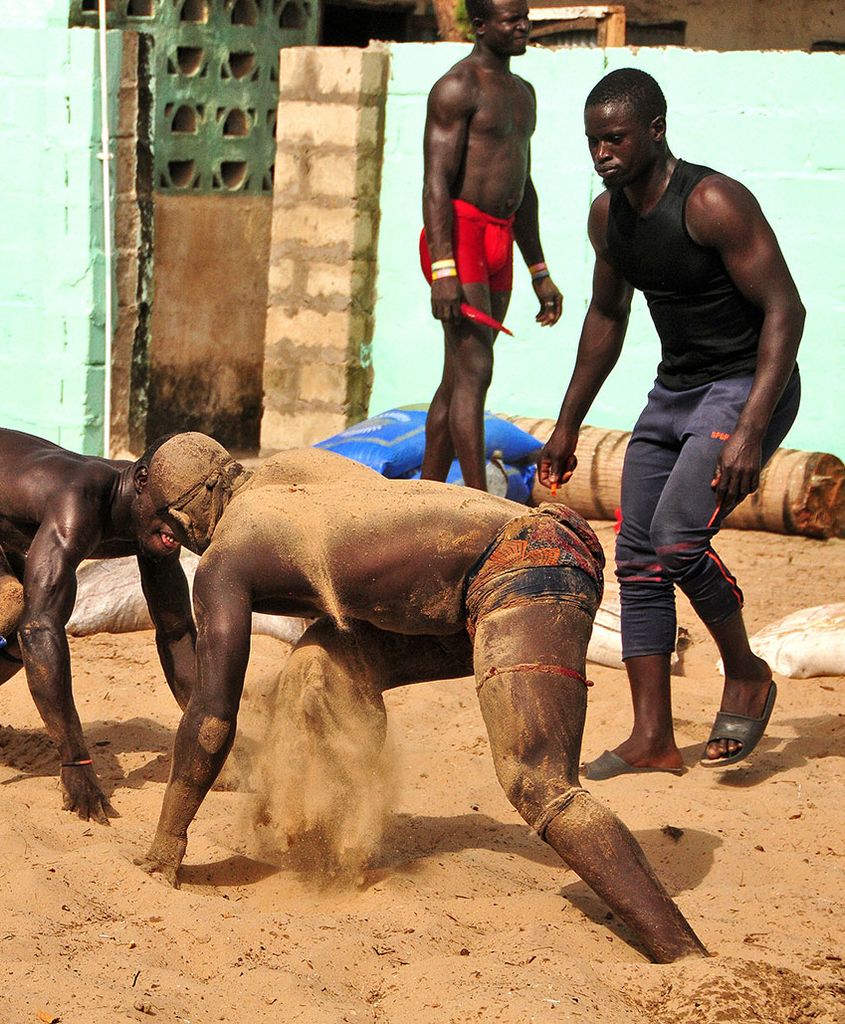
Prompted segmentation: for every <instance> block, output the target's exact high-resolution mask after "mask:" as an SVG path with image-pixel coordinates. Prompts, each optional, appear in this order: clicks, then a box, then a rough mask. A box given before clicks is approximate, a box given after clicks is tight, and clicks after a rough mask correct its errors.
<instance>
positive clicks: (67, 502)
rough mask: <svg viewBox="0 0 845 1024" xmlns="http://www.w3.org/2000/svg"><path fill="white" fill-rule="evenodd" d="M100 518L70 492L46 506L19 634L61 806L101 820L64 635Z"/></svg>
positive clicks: (101, 800) (90, 503) (91, 501)
mask: <svg viewBox="0 0 845 1024" xmlns="http://www.w3.org/2000/svg"><path fill="white" fill-rule="evenodd" d="M101 521H102V510H101V509H100V508H99V507H98V501H97V500H96V499H95V498H94V497H92V496H90V495H87V494H86V493H84V492H80V491H78V490H76V489H73V490H69V491H67V492H65V494H64V496H63V498H62V500H61V502H60V503H57V505H56V506H55V507H53V508H51V509H49V510H48V512H47V514H46V515H45V517H44V519H43V520H42V523H41V526H40V527H39V529H38V532H37V533H36V535H35V538H34V539H33V542H32V545H31V547H30V549H29V553H28V555H27V559H26V570H25V573H24V612H23V616H22V618H21V622H20V626H19V628H18V636H19V639H20V646H21V652H22V655H23V660H24V666H25V669H26V678H27V682H28V684H29V689H30V692H31V693H32V698H33V700H34V701H35V705H36V707H37V708H38V712H39V714H40V715H41V718H42V719H43V721H44V725H45V726H46V728H47V732H48V733H49V734H50V737H51V738H52V740H53V741H54V743H55V744H56V746H57V747H58V750H59V758H60V761H61V764H62V769H61V780H62V790H63V794H64V807H65V809H66V810H69V811H76V813H77V814H78V815H79V817H80V818H82V819H83V820H86V821H87V820H88V819H89V818H93V819H94V820H95V821H98V822H99V823H100V824H103V825H106V824H108V816H109V815H111V816H114V815H115V814H116V812H115V811H114V809H113V808H112V807H111V805H110V804H109V802H108V800H107V799H106V797H105V795H104V794H103V792H102V790H101V789H100V785H99V782H98V779H97V775H96V773H95V772H94V769H93V767H92V766H91V763H90V760H91V758H90V755H89V753H88V748H87V747H86V745H85V739H84V737H83V735H82V725H81V723H80V721H79V715H78V713H77V710H76V705H75V704H74V701H73V691H72V687H71V672H70V651H69V649H68V642H67V635H66V633H65V625H66V623H67V621H68V619H69V618H70V615H71V612H72V611H73V605H74V602H75V600H76V569H77V567H78V565H79V563H80V562H81V561H82V559H83V558H85V557H86V556H87V555H88V554H90V552H91V551H92V550H93V549H94V548H95V547H96V545H97V541H98V540H99V529H100V526H99V524H100V522H101Z"/></svg>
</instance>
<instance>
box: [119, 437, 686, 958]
mask: <svg viewBox="0 0 845 1024" xmlns="http://www.w3.org/2000/svg"><path fill="white" fill-rule="evenodd" d="M237 465H238V464H237V463H233V461H232V459H231V457H230V456H229V455H228V453H227V452H226V451H225V449H222V448H221V447H220V446H219V445H217V444H216V443H215V442H213V441H211V440H210V439H209V438H205V437H204V436H203V435H201V434H183V435H177V436H176V437H174V438H172V439H171V440H169V441H168V442H167V443H166V444H164V445H163V446H162V447H161V448H159V450H158V451H157V452H156V454H155V456H154V457H153V459H152V461H151V463H150V479H149V487H150V493H151V497H152V499H153V501H152V504H153V507H154V508H155V510H156V512H155V514H156V515H158V516H161V517H162V518H163V519H164V520H165V521H168V522H170V523H171V526H172V529H173V532H174V534H175V535H176V536H177V538H178V539H179V540H181V541H182V543H183V544H185V545H186V546H187V547H188V548H190V549H191V550H193V551H195V552H197V553H201V554H202V555H203V557H202V560H201V562H200V566H199V569H198V571H197V574H196V578H195V581H194V611H195V616H196V619H197V683H196V686H195V688H194V690H193V692H192V694H191V699H190V701H189V703H188V707H187V709H186V711H185V713H184V715H183V717H182V721H181V723H180V725H179V729H178V731H177V735H176V742H175V748H174V754H173V767H172V770H171V775H170V780H169V782H168V785H167V790H166V792H165V796H164V804H163V807H162V812H161V817H160V820H159V824H158V829H157V832H156V835H155V838H154V840H153V843H152V846H151V848H150V850H149V852H148V854H147V856H146V857H145V858H142V859H139V860H138V863H139V864H140V865H141V866H142V867H143V868H144V869H145V870H147V871H149V872H156V871H157V872H161V873H162V874H163V875H164V876H165V877H166V878H167V879H168V880H169V881H170V882H171V883H172V884H174V885H176V884H177V874H178V871H179V866H180V864H181V863H182V859H183V857H184V855H185V849H186V845H187V832H188V827H189V825H190V824H191V822H192V820H193V818H194V816H195V814H196V812H197V809H198V808H199V806H200V804H201V803H202V801H203V799H204V797H205V795H206V793H207V792H208V790H209V788H210V787H211V785H212V783H213V782H214V780H215V778H216V776H217V774H218V772H219V771H220V769H221V767H222V766H223V763H224V761H225V760H226V757H227V755H228V753H229V750H230V748H231V746H232V742H233V740H234V736H235V727H236V722H237V715H238V707H239V703H240V699H241V692H242V689H243V685H244V674H245V670H246V667H247V660H248V657H249V647H250V616H251V613H252V612H253V610H258V611H262V612H271V613H277V614H283V615H299V616H307V617H318V618H317V621H316V622H315V623H314V624H312V625H311V626H310V627H309V628H308V629H307V630H306V632H305V633H304V635H303V636H302V638H301V640H300V641H299V642H298V644H297V645H296V647H295V649H294V650H293V652H292V654H291V657H290V659H289V661H288V663H287V666H286V668H285V671H284V673H283V678H282V681H281V683H282V685H283V686H285V687H287V686H293V687H294V688H295V689H296V688H298V689H299V690H300V691H301V693H302V694H303V695H304V696H306V697H307V696H308V694H310V695H311V697H312V698H313V700H312V702H311V703H312V707H313V709H319V707H321V706H322V707H324V708H325V709H326V713H327V714H332V713H334V715H335V718H337V717H338V712H337V709H339V708H344V709H351V711H350V713H349V714H348V722H349V728H350V729H352V728H354V729H355V731H356V735H355V738H354V742H355V743H357V744H363V745H364V746H366V745H367V743H368V742H372V743H381V742H382V740H383V739H384V732H385V709H384V703H383V698H382V693H383V691H384V690H386V689H388V688H391V687H395V686H399V685H403V684H406V683H413V682H417V681H422V680H429V679H444V678H455V677H461V676H465V675H471V674H473V673H474V675H475V679H476V685H477V689H478V697H479V701H480V703H481V710H482V713H483V716H484V721H485V723H486V726H487V730H488V734H489V737H490V746H491V749H492V753H493V759H494V762H495V767H496V772H497V774H498V777H499V780H500V782H501V784H502V786H503V787H504V789H505V791H506V793H507V795H508V797H509V799H510V800H511V802H512V803H513V805H514V806H515V807H516V808H517V810H518V811H519V813H520V814H521V815H522V816H523V818H524V819H525V820H526V821H527V822H528V824H529V825H531V826H532V828H534V829H536V831H537V832H538V833H539V835H540V836H541V837H542V838H543V839H544V840H545V841H546V842H547V843H548V844H549V845H550V846H552V847H553V848H554V849H555V850H556V851H557V852H558V854H559V855H560V856H561V857H562V858H563V860H564V861H565V862H566V864H568V865H569V866H570V867H571V868H572V869H573V870H574V871H576V872H577V873H578V874H579V875H580V876H581V878H582V879H583V880H584V881H585V882H587V884H588V885H590V886H591V887H592V888H593V889H594V890H595V891H596V892H597V893H598V894H599V895H600V896H601V897H602V898H603V899H604V900H605V901H606V902H607V903H608V905H609V906H610V908H611V909H612V910H613V911H614V912H615V913H616V914H617V915H618V916H619V917H620V918H621V919H622V920H624V921H625V922H626V923H627V924H628V925H629V926H630V927H631V928H632V929H633V930H634V932H635V933H636V934H637V935H638V936H639V938H640V940H641V941H642V943H643V945H644V946H645V948H646V950H647V952H648V953H649V955H650V956H651V957H652V958H653V959H654V960H657V961H663V962H665V961H672V960H676V959H679V958H681V957H684V956H690V955H704V954H705V951H704V948H703V946H702V944H701V943H700V942H699V940H698V939H697V937H696V936H695V934H694V933H693V931H692V929H691V928H690V926H689V924H688V923H687V922H686V920H685V919H684V917H683V916H682V914H681V912H680V911H679V909H678V908H677V906H676V905H675V904H674V903H673V901H672V900H671V899H670V897H669V896H668V894H667V893H666V892H665V890H664V889H663V887H662V886H661V884H660V882H659V881H658V880H657V878H656V877H655V875H654V873H653V871H652V870H651V867H650V866H649V864H648V863H647V861H646V859H645V856H644V854H643V852H642V850H641V849H640V847H639V845H638V844H637V842H636V840H635V839H634V838H633V836H632V835H631V834H630V833H629V832H628V830H627V829H626V828H625V826H624V825H622V823H621V822H620V821H619V820H618V819H617V818H616V817H615V816H614V815H613V814H612V813H611V812H610V811H608V810H607V809H606V808H604V807H603V806H601V804H599V803H598V802H596V801H595V800H594V799H593V798H592V797H591V796H590V795H589V794H588V793H587V792H586V791H585V790H583V789H581V788H580V786H579V784H578V761H579V751H580V745H581V734H582V729H583V725H584V716H585V711H586V705H587V688H586V682H585V678H584V670H585V653H586V649H587V641H588V639H589V636H590V631H591V627H592V621H593V616H594V614H595V611H596V608H597V606H598V604H599V601H600V599H601V594H602V586H603V580H602V565H603V562H604V558H603V555H602V551H601V548H600V546H599V544H598V541H597V540H596V537H595V535H594V534H593V532H592V531H591V530H590V528H589V526H588V525H587V524H586V523H585V522H584V520H582V519H581V518H580V517H579V516H577V515H576V514H575V513H573V512H571V511H570V510H568V509H566V508H563V507H562V506H559V505H555V506H551V505H547V506H543V507H541V508H540V509H538V510H534V511H531V512H529V513H528V514H524V512H525V510H523V509H521V508H519V507H518V506H516V505H514V504H513V503H511V502H509V501H506V500H504V499H501V498H497V497H494V496H491V495H489V494H485V493H482V492H480V491H474V490H469V489H466V490H464V489H459V488H456V487H451V486H448V485H445V484H442V483H436V482H432V481H399V480H386V479H384V478H383V477H381V476H379V475H378V474H377V473H375V472H373V471H372V470H369V469H367V468H365V467H363V466H359V465H357V464H355V463H354V462H351V461H349V460H348V459H345V458H343V457H342V456H338V455H333V454H330V453H327V452H322V451H318V450H316V449H297V450H293V451H290V452H282V453H281V454H279V455H276V456H274V457H273V458H271V459H269V460H267V461H266V462H265V463H264V464H263V465H262V466H261V468H260V469H258V470H257V471H256V472H255V474H254V475H253V476H252V477H251V478H250V479H248V480H246V481H245V479H244V477H243V476H242V475H237V474H236V473H234V472H233V471H232V469H231V467H232V466H237ZM226 480H232V481H234V485H233V486H229V485H227V484H225V483H224V482H223V481H226ZM312 721H313V717H312ZM362 722H366V723H368V726H367V727H364V728H362ZM337 726H338V723H337V722H335V723H334V727H335V728H337ZM342 726H343V721H341V722H340V727H342ZM367 736H369V740H368V739H367V738H366V737H367Z"/></svg>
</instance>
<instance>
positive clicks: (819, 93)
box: [370, 44, 845, 457]
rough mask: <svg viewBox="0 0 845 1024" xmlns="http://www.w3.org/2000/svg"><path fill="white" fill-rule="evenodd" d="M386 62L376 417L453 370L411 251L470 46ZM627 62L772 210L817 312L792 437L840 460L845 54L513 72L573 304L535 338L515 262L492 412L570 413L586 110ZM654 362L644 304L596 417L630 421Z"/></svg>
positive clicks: (565, 62) (523, 279)
mask: <svg viewBox="0 0 845 1024" xmlns="http://www.w3.org/2000/svg"><path fill="white" fill-rule="evenodd" d="M391 53H392V64H391V78H390V93H389V97H388V105H387V115H386V143H385V163H384V171H383V182H382V191H381V196H382V199H381V210H382V221H381V232H380V242H379V277H378V303H377V306H376V332H375V335H374V339H373V366H374V371H375V378H374V384H373V393H372V399H371V402H370V411H371V412H372V413H376V412H379V411H381V410H384V409H387V408H390V407H391V406H395V405H404V404H413V403H418V402H426V401H429V400H430V398H431V396H432V394H433V393H434V389H435V387H436V385H437V382H438V380H439V377H440V371H441V367H442V332H441V330H440V327H439V324H438V323H437V322H436V321H434V320H433V319H432V317H431V311H430V305H429V290H428V287H427V285H426V284H425V281H424V279H423V277H422V275H421V274H420V271H419V265H418V260H417V255H416V249H417V239H418V236H419V229H420V219H421V206H420V194H421V188H422V132H423V125H424V120H425V100H426V94H427V92H428V89H429V88H430V87H431V84H432V83H433V82H434V81H435V79H436V78H437V77H438V76H439V75H441V74H442V73H443V72H444V71H445V70H446V69H447V68H448V67H449V66H450V65H451V64H452V63H454V62H455V60H457V59H459V58H460V57H461V56H462V55H463V54H464V53H466V47H465V46H460V45H458V44H438V45H434V46H432V45H426V44H404V45H401V44H399V45H394V46H392V47H391ZM631 65H633V66H637V67H641V68H642V69H643V70H646V71H648V72H650V73H652V74H654V75H655V77H656V78H657V80H658V81H659V82H660V84H661V85H662V86H663V89H664V91H665V93H666V96H667V99H668V102H669V115H668V126H669V127H668V138H669V143H670V145H671V148H672V150H673V152H674V153H675V154H676V155H678V156H682V157H684V158H685V159H687V160H691V161H694V162H697V163H704V164H708V165H710V166H711V167H716V168H717V169H719V170H721V171H723V172H725V173H727V174H730V175H732V176H734V177H736V178H738V179H739V180H740V181H743V182H744V183H745V184H747V185H748V186H749V187H750V188H751V190H752V191H753V192H754V194H755V195H756V196H757V198H758V199H759V200H760V203H761V205H762V207H763V211H764V212H765V214H766V216H767V217H768V219H769V220H770V222H771V223H772V225H773V227H774V229H775V232H776V233H777V236H778V239H779V241H780V244H781V248H782V249H783V251H784V254H785V256H786V259H787V262H788V263H789V266H790V269H791V270H792V273H793V275H794V277H795V279H796V282H797V284H798V287H799V289H800V292H801V296H802V298H803V300H804V303H805V305H806V306H807V310H808V317H807V327H806V331H805V335H804V342H803V344H802V347H801V352H800V355H799V362H800V365H801V368H802V375H803V386H804V401H803V404H802V409H801V412H800V414H799V417H798V421H797V423H796V425H795V427H794V428H793V430H792V431H791V432H790V435H789V437H788V438H787V440H786V444H787V445H788V446H790V447H795V448H804V449H808V450H811V451H812V450H821V451H829V452H833V453H834V454H836V455H839V456H840V457H842V456H845V405H843V403H842V400H841V381H842V380H843V379H845V344H843V341H845V248H843V246H842V245H841V244H840V240H841V239H842V238H843V237H845V202H843V198H842V197H843V195H845V134H843V132H842V131H841V128H840V126H839V113H838V107H837V105H836V103H835V102H832V101H830V98H831V97H838V96H841V95H843V94H845V55H840V54H832V53H814V54H807V53H712V52H695V51H691V50H686V49H652V48H646V47H643V48H640V49H638V50H633V49H628V48H622V49H619V50H616V49H613V50H608V51H606V53H605V52H602V51H601V50H589V49H579V50H555V51H549V50H543V49H540V48H537V47H531V48H529V51H528V53H527V54H526V55H525V56H524V57H520V58H519V59H518V61H515V62H514V70H516V71H518V72H519V74H521V75H524V76H525V77H526V78H527V79H528V80H529V81H531V82H532V84H533V85H534V86H535V88H536V90H537V97H538V108H539V110H538V114H539V122H538V128H537V133H536V135H535V138H534V140H533V144H532V168H533V177H534V181H535V184H536V186H537V191H538V193H539V197H540V223H541V229H542V238H543V243H544V247H545V253H546V259H547V262H548V263H549V266H550V268H551V270H552V273H553V275H554V278H555V281H556V282H557V284H558V286H559V287H560V288H561V290H562V291H563V293H564V296H565V303H564V310H563V318H562V320H561V322H560V323H559V324H557V325H556V326H555V327H554V328H551V329H541V328H539V327H538V326H537V325H536V324H535V323H534V316H535V314H536V311H537V309H536V299H535V298H534V294H533V291H532V289H531V285H530V282H529V280H528V275H527V272H526V271H525V269H524V268H523V267H522V266H521V265H520V263H521V261H520V260H519V257H518V255H517V266H516V268H515V277H514V294H513V299H512V302H511V308H510V310H509V312H508V316H507V318H506V323H507V325H508V326H509V327H510V328H511V329H512V330H513V331H514V334H515V337H514V338H507V337H502V338H500V339H499V340H498V341H497V342H496V368H495V371H494V375H493V386H492V388H491V391H490V395H489V400H488V407H489V408H491V409H498V410H501V411H503V412H512V413H520V414H522V415H529V416H537V417H555V416H557V412H558V409H559V407H560V401H561V398H562V397H563V390H564V388H565V386H566V382H567V381H568V379H569V375H570V373H571V370H572V366H573V364H574V360H575V351H576V346H577V342H578V335H579V332H580V328H581V324H582V322H583V317H584V313H585V311H586V307H587V302H588V299H589V294H590V281H591V273H592V262H593V256H592V250H591V248H590V246H589V243H588V241H587V233H586V222H587V212H588V209H589V205H590V202H591V200H592V198H593V196H594V195H596V194H597V191H598V189H600V188H601V187H602V186H601V182H600V181H599V179H598V178H597V177H596V175H595V174H594V173H593V170H592V166H591V164H590V159H589V154H588V152H587V146H586V144H585V142H584V126H583V103H584V99H585V97H586V95H587V93H588V92H589V90H590V89H591V88H592V86H593V85H595V83H596V82H597V81H598V80H599V79H600V78H601V77H602V75H603V74H605V73H606V72H607V71H610V70H612V69H613V68H616V67H624V66H631ZM658 359H659V351H658V342H657V337H656V334H655V331H654V327H653V325H652V323H651V318H650V317H649V315H648V311H647V309H646V307H645V303H644V302H643V301H642V300H641V296H639V295H638V296H637V297H636V298H635V301H634V308H633V312H632V316H631V322H630V326H629V329H628V337H627V340H626V342H625V349H624V352H623V354H622V358H621V360H620V362H619V364H618V366H617V368H616V369H615V370H614V372H613V373H612V374H611V376H610V377H609V378H608V381H607V383H606V384H605V386H604V388H603V389H602V391H601V393H600V395H599V397H598V399H597V400H596V402H595V403H594V406H593V408H592V410H591V411H590V414H589V417H588V422H590V423H592V424H594V425H596V426H602V427H614V428H619V429H630V427H631V425H632V423H633V421H634V419H635V417H636V415H637V413H638V412H639V410H640V408H641V406H642V403H643V401H644V396H645V395H646V392H647V391H648V389H649V386H650V383H651V381H652V380H653V379H654V372H655V368H656V366H657V362H658Z"/></svg>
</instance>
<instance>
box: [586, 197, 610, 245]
mask: <svg viewBox="0 0 845 1024" xmlns="http://www.w3.org/2000/svg"><path fill="white" fill-rule="evenodd" d="M609 215H610V192H609V191H604V192H601V193H600V194H599V195H597V196H596V198H595V199H594V200H593V202H592V204H591V205H590V213H589V217H588V219H587V232H588V234H589V236H590V241H591V242H592V245H593V248H594V249H595V251H596V252H597V253H598V254H599V255H600V256H602V255H604V253H605V252H606V250H607V221H608V217H609Z"/></svg>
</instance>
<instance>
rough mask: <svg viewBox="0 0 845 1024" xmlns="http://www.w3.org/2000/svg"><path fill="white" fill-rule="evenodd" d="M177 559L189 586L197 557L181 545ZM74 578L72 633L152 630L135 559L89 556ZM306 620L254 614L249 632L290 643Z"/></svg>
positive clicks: (303, 628) (70, 628)
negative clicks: (89, 558) (75, 584)
mask: <svg viewBox="0 0 845 1024" xmlns="http://www.w3.org/2000/svg"><path fill="white" fill-rule="evenodd" d="M180 560H181V562H182V568H183V569H184V571H185V576H186V577H187V579H188V586H189V587H191V588H192V587H193V582H194V574H195V573H196V571H197V564H198V563H199V557H198V556H197V555H195V554H193V553H192V552H190V551H186V550H185V549H184V548H183V549H182V553H181V555H180ZM76 579H77V591H76V604H75V605H74V606H73V613H72V615H71V617H70V621H69V622H68V624H67V631H68V633H70V634H71V635H72V636H88V635H89V634H91V633H131V632H134V631H135V630H138V629H152V627H153V623H152V620H151V619H150V613H149V611H148V609H147V602H146V599H145V598H144V594H143V591H142V590H141V577H140V574H139V572H138V561H137V559H136V558H134V557H129V558H102V559H91V560H90V561H86V562H83V563H82V564H81V565H80V566H79V568H78V569H77V572H76ZM308 621H309V620H307V619H300V618H297V617H294V616H286V615H263V614H254V615H253V616H252V632H253V633H263V634H265V635H267V636H272V637H275V638H276V639H277V640H283V641H284V642H285V643H289V644H293V643H296V641H297V640H298V639H299V638H300V636H302V634H303V632H304V631H305V628H306V626H307V625H308Z"/></svg>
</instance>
